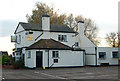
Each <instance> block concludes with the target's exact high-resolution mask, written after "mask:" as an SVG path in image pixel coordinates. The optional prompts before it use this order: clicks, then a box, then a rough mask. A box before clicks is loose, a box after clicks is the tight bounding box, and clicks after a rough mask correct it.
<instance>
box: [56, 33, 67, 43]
mask: <svg viewBox="0 0 120 81" xmlns="http://www.w3.org/2000/svg"><path fill="white" fill-rule="evenodd" d="M58 41H62V42H67V35H58Z"/></svg>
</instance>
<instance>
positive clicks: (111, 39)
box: [106, 32, 120, 47]
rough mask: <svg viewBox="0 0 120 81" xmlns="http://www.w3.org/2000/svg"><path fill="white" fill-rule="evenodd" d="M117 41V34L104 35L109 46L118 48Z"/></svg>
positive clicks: (119, 37) (118, 37)
mask: <svg viewBox="0 0 120 81" xmlns="http://www.w3.org/2000/svg"><path fill="white" fill-rule="evenodd" d="M118 39H120V36H119V35H118V33H115V32H111V33H109V34H106V41H107V43H108V44H109V46H112V47H118V46H119V41H118Z"/></svg>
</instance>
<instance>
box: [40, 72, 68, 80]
mask: <svg viewBox="0 0 120 81" xmlns="http://www.w3.org/2000/svg"><path fill="white" fill-rule="evenodd" d="M41 74H43V75H46V76H50V77H56V78H59V79H67V78H63V77H59V76H54V75H50V74H46V73H41Z"/></svg>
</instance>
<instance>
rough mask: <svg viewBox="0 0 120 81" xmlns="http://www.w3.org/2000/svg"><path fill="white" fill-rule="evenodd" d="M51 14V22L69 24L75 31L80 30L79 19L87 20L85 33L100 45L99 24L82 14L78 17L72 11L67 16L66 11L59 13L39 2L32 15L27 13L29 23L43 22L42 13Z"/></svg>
mask: <svg viewBox="0 0 120 81" xmlns="http://www.w3.org/2000/svg"><path fill="white" fill-rule="evenodd" d="M44 14H48V15H50V23H51V24H67V25H68V26H69V27H70V28H71V29H73V30H74V31H77V30H78V23H77V22H78V21H80V20H81V21H85V26H84V27H85V30H84V34H85V35H86V36H87V37H88V38H89V39H90V40H91V41H92V42H93V43H94V44H95V45H98V44H99V41H98V40H96V37H97V29H98V28H97V26H96V25H95V24H94V22H93V21H92V20H91V19H88V18H84V17H83V16H82V15H78V16H76V17H74V16H73V14H72V13H71V14H70V15H68V16H66V14H65V13H63V14H60V15H59V14H58V11H54V8H53V7H49V6H48V5H46V4H45V3H39V2H38V3H37V4H36V8H35V9H34V10H32V15H28V14H27V15H26V17H27V20H28V23H39V24H41V23H42V15H44Z"/></svg>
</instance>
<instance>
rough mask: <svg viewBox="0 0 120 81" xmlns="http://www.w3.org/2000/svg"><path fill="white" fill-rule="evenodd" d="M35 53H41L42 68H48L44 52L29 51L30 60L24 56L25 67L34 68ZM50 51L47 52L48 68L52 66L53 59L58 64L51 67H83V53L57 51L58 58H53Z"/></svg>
mask: <svg viewBox="0 0 120 81" xmlns="http://www.w3.org/2000/svg"><path fill="white" fill-rule="evenodd" d="M36 51H43V67H48V52H45V50H31V53H32V54H31V58H27V54H25V58H26V61H25V66H26V67H29V68H34V67H36ZM52 51H53V50H49V67H50V66H51V65H52V64H53V59H58V63H54V65H53V66H52V67H70V66H84V64H83V51H71V50H57V51H59V58H53V57H52ZM54 51H56V50H54ZM27 52H28V51H27Z"/></svg>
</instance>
